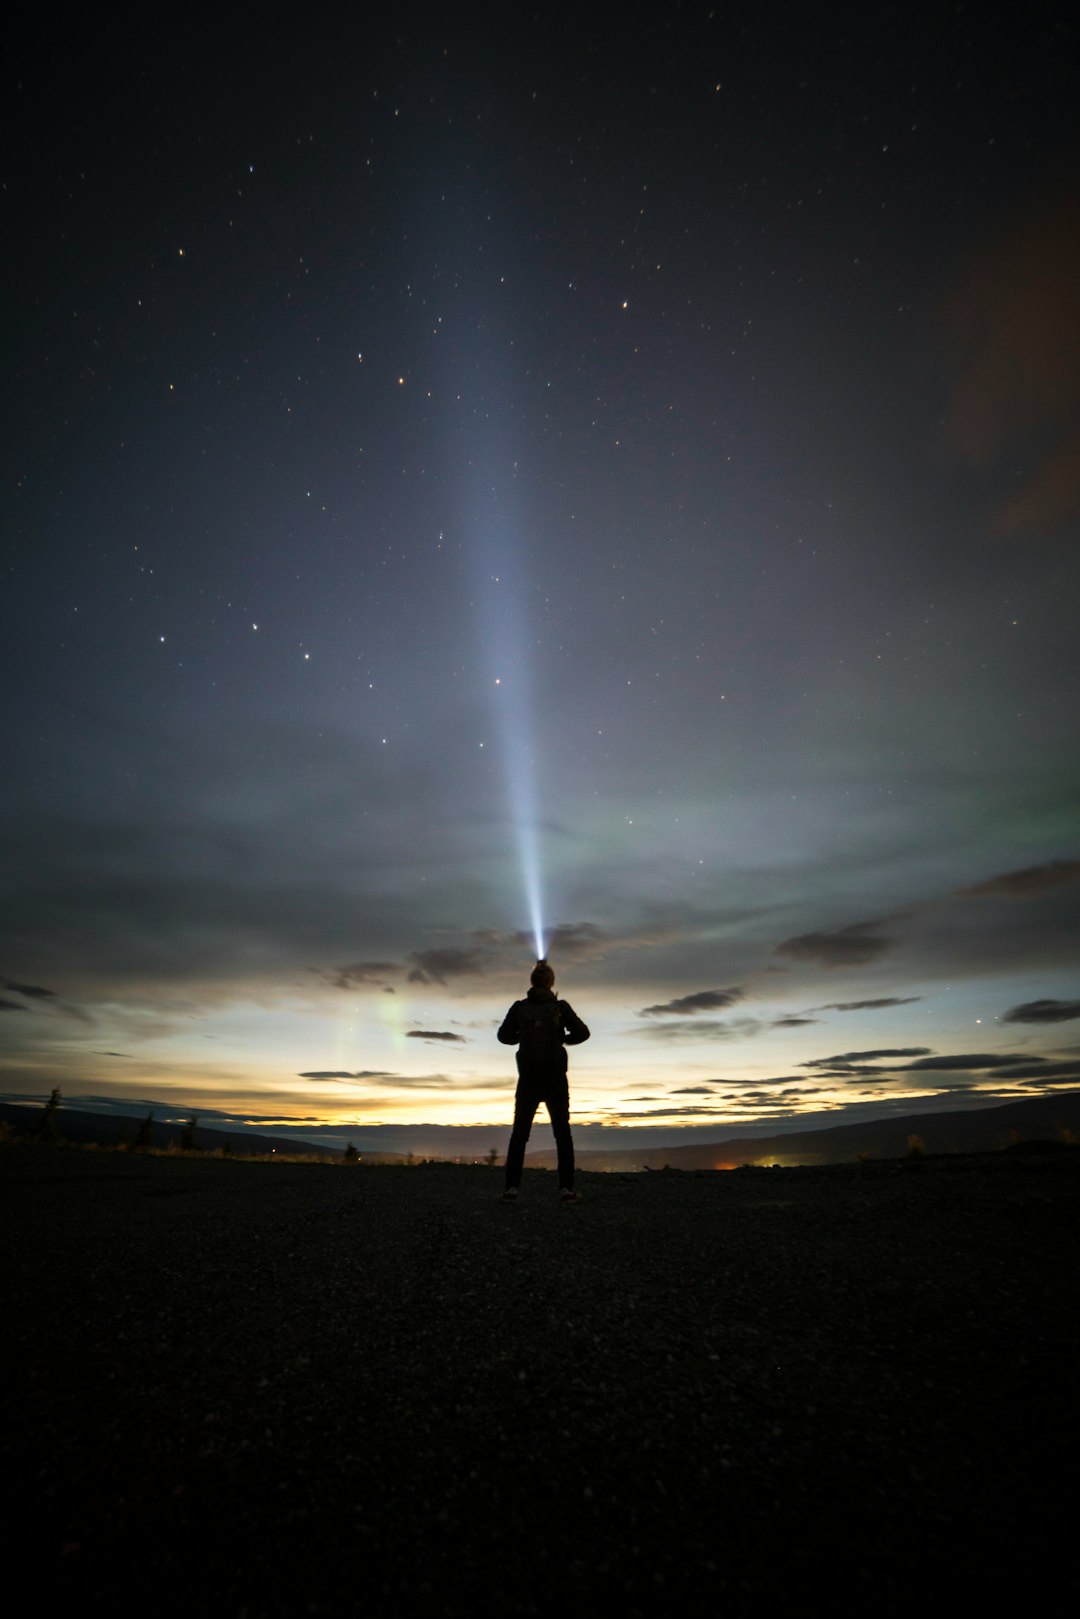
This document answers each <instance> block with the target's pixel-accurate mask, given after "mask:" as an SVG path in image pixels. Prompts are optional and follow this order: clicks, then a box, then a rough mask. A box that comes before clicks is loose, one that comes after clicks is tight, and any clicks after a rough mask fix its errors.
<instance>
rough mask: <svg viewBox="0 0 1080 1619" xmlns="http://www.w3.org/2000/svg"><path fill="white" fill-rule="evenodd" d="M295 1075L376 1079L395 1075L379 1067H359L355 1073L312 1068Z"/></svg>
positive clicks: (308, 1077)
mask: <svg viewBox="0 0 1080 1619" xmlns="http://www.w3.org/2000/svg"><path fill="white" fill-rule="evenodd" d="M297 1077H298V1078H300V1079H376V1080H387V1079H394V1078H395V1077H396V1076H395V1075H394V1074H387V1073H384V1072H383V1071H382V1070H381V1069H378V1068H361V1069H358V1070H357V1072H356V1073H350V1072H349V1071H348V1069H339V1068H312V1069H310V1070H309V1071H308V1072H307V1073H305V1074H300V1075H298V1076H297Z"/></svg>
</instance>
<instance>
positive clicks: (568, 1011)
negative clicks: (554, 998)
mask: <svg viewBox="0 0 1080 1619" xmlns="http://www.w3.org/2000/svg"><path fill="white" fill-rule="evenodd" d="M559 1005H560V1006H561V1007H562V1023H563V1033H564V1036H565V1040H566V1044H567V1045H568V1046H580V1045H584V1043H585V1041H586V1040H587V1039H588V1038H589V1031H588V1029H587V1028H586V1027H585V1024H584V1023H582V1021H581V1019H580V1018H579V1017H578V1015H577V1013H576V1012H575V1011H574V1008H573V1007H572V1006H571V1005H570V1003H569V1001H560V1002H559Z"/></svg>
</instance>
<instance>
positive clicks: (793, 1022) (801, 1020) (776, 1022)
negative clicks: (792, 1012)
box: [773, 1017, 819, 1029]
mask: <svg viewBox="0 0 1080 1619" xmlns="http://www.w3.org/2000/svg"><path fill="white" fill-rule="evenodd" d="M817 1022H819V1019H818V1018H816V1017H778V1018H774V1019H773V1028H774V1029H804V1028H805V1027H806V1025H807V1024H808V1023H817Z"/></svg>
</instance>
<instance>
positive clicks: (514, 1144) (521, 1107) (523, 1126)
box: [506, 1079, 540, 1191]
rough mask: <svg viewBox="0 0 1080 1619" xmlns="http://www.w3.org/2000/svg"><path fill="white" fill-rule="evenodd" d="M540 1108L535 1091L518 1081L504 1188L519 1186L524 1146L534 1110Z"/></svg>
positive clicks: (507, 1151) (521, 1080) (522, 1081)
mask: <svg viewBox="0 0 1080 1619" xmlns="http://www.w3.org/2000/svg"><path fill="white" fill-rule="evenodd" d="M539 1106H540V1098H539V1096H538V1095H537V1094H536V1091H535V1090H534V1089H533V1088H532V1087H531V1086H529V1085H526V1083H525V1081H524V1080H523V1079H519V1080H518V1087H517V1092H516V1094H515V1096H514V1128H513V1130H512V1131H511V1132H510V1145H509V1147H508V1148H507V1149H506V1188H507V1190H508V1191H509V1190H510V1189H511V1188H514V1189H515V1190H516V1188H517V1187H519V1186H520V1185H521V1171H522V1167H523V1165H524V1163H525V1144H526V1142H527V1141H528V1139H529V1132H530V1130H531V1129H532V1122H533V1119H534V1118H535V1117H536V1110H537V1108H538V1107H539Z"/></svg>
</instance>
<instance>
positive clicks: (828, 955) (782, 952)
mask: <svg viewBox="0 0 1080 1619" xmlns="http://www.w3.org/2000/svg"><path fill="white" fill-rule="evenodd" d="M880 926H881V923H880V922H852V923H851V924H850V925H849V926H848V927H846V928H838V929H837V930H836V931H835V932H834V933H800V934H798V935H796V937H795V938H793V939H785V940H784V941H783V943H781V944H778V945H777V946H776V949H775V951H774V954H775V955H778V956H790V957H791V958H792V959H793V960H795V961H817V962H820V963H821V965H822V966H823V967H864V966H866V965H867V963H868V962H871V961H877V960H879V959H880V957H882V956H884V955H886V954H887V953H888V951H890V950H891V949H892V948H893V946H894V944H895V943H896V941H895V939H889V938H886V937H885V935H884V934H882V933H875V932H874V931H873V930H874V929H875V928H879V927H880Z"/></svg>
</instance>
